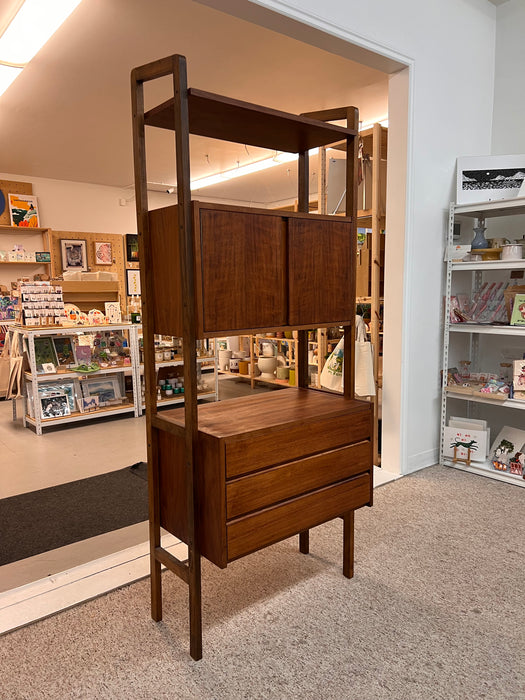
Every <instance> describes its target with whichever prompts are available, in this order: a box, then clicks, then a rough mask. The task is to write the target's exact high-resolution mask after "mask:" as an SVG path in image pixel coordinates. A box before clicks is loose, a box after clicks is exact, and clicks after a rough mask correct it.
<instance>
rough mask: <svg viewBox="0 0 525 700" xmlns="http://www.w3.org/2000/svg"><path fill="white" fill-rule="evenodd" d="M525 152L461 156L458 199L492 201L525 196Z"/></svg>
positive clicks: (458, 200)
mask: <svg viewBox="0 0 525 700" xmlns="http://www.w3.org/2000/svg"><path fill="white" fill-rule="evenodd" d="M524 180H525V155H509V156H465V157H463V158H458V159H457V181H456V203H457V204H471V203H474V202H491V201H493V200H497V199H513V198H514V197H518V196H524V195H525V192H520V190H521V188H522V185H523V181H524Z"/></svg>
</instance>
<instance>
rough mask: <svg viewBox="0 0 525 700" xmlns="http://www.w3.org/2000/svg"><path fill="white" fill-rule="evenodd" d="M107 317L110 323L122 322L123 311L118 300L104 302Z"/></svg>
mask: <svg viewBox="0 0 525 700" xmlns="http://www.w3.org/2000/svg"><path fill="white" fill-rule="evenodd" d="M104 308H105V311H106V318H107V319H108V321H109V322H110V323H122V313H121V311H120V303H119V302H118V301H106V303H105V304H104Z"/></svg>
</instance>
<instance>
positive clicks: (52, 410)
mask: <svg viewBox="0 0 525 700" xmlns="http://www.w3.org/2000/svg"><path fill="white" fill-rule="evenodd" d="M40 408H41V411H42V418H59V417H60V416H69V415H70V414H71V409H70V407H69V399H68V397H67V396H66V394H57V395H56V396H42V397H41V399H40Z"/></svg>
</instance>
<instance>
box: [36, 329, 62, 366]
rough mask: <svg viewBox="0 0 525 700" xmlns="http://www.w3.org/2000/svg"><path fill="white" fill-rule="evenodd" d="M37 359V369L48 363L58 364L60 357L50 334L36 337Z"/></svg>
mask: <svg viewBox="0 0 525 700" xmlns="http://www.w3.org/2000/svg"><path fill="white" fill-rule="evenodd" d="M35 361H36V366H37V369H38V367H39V366H40V367H43V365H46V364H50V363H52V364H54V365H55V367H56V365H58V358H57V354H56V350H55V346H54V345H53V338H52V336H50V335H42V336H37V337H36V338H35Z"/></svg>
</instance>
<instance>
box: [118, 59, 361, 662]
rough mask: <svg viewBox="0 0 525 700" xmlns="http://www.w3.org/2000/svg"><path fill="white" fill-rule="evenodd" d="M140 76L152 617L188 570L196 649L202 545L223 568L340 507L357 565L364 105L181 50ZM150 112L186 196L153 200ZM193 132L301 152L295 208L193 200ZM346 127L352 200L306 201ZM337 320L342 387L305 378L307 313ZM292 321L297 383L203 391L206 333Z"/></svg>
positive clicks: (136, 82) (136, 115)
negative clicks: (302, 97) (319, 102)
mask: <svg viewBox="0 0 525 700" xmlns="http://www.w3.org/2000/svg"><path fill="white" fill-rule="evenodd" d="M163 76H172V79H173V88H174V97H173V98H172V99H171V100H168V101H167V102H164V103H162V104H160V105H158V106H156V107H154V108H153V109H151V110H149V111H147V112H145V110H144V96H143V86H144V83H145V82H147V81H150V80H153V79H156V78H160V77H163ZM131 89H132V103H133V131H134V162H135V183H136V184H135V187H136V202H137V218H138V230H139V253H140V258H141V260H142V261H144V262H143V264H142V265H141V275H142V280H141V282H142V290H143V297H142V300H143V316H144V318H143V320H144V354H145V379H146V416H147V435H148V467H149V468H148V481H149V492H150V544H151V594H152V595H151V607H152V617H153V619H155V620H160V619H161V617H162V595H161V594H162V591H161V575H160V574H161V565H162V564H164V565H165V566H166V567H167V568H168V569H170V570H171V571H173V572H174V573H176V574H177V575H178V576H179V577H180V578H181V579H182V580H183V581H185V582H186V583H187V584H188V586H189V611H190V653H191V656H192V657H193V658H194V659H199V658H201V656H202V620H201V560H200V558H201V555H202V556H205V557H206V558H207V559H209V560H210V561H211V562H213V563H214V564H216V565H217V566H218V567H221V568H224V567H226V566H227V564H228V563H229V562H231V561H233V560H235V559H238V558H239V557H242V556H244V555H246V554H249V553H251V552H254V551H256V550H259V549H261V548H263V547H266V546H268V545H271V544H274V543H275V542H278V541H280V540H283V539H285V538H288V537H291V536H292V535H297V534H298V535H299V547H300V551H301V552H303V553H308V548H309V540H308V531H309V528H311V527H314V526H316V525H319V524H321V523H323V522H326V521H328V520H332V519H334V518H338V517H341V518H342V519H343V574H344V575H345V576H346V577H348V578H351V577H352V575H353V536H354V535H353V531H354V511H355V509H356V508H359V507H361V506H365V505H371V504H372V476H373V472H372V469H373V467H372V438H373V435H372V433H373V421H372V408H371V405H370V404H369V403H368V402H362V401H356V400H354V389H353V388H354V376H353V374H354V354H353V353H354V334H355V258H356V252H355V251H356V228H355V213H356V192H357V185H356V170H357V124H358V114H357V110H356V109H355V108H353V107H351V108H348V109H347V116H348V119H347V127H341V126H335V125H332V124H329V123H325V122H323V121H321V120H317V119H312V118H310V117H305V116H296V115H293V114H287V113H284V112H280V111H276V110H273V109H268V108H266V107H261V106H258V105H254V104H249V103H246V102H241V101H238V100H233V99H229V98H227V97H223V96H219V95H214V94H210V93H206V92H202V91H200V90H196V89H194V88H188V87H187V77H186V60H185V58H184V56H180V55H174V56H170V57H167V58H164V59H161V60H159V61H156V62H153V63H150V64H147V65H144V66H141V67H138V68H136V69H134V70H133V71H132V75H131ZM348 122H349V123H348ZM146 126H151V127H158V128H164V129H170V130H173V131H174V132H175V146H176V171H177V196H178V200H177V205H174V206H169V207H165V208H162V209H157V210H153V211H148V200H147V189H146V184H147V177H146V170H147V168H146V154H145V127H146ZM190 134H196V135H199V136H205V137H210V138H216V139H222V140H226V141H231V142H236V143H241V144H248V145H252V146H259V147H263V148H268V149H273V150H278V151H286V152H293V153H297V154H298V158H299V176H298V200H299V211H298V212H276V211H272V210H265V209H256V208H241V207H234V206H224V205H218V204H209V203H206V204H203V203H200V202H197V201H191V199H190V158H189V137H190ZM341 140H345V141H346V143H347V152H348V157H347V196H346V202H347V216H345V217H332V216H322V215H315V214H308V213H307V212H308V179H309V176H308V151H309V149H311V148H315V147H319V146H323V145H327V144H329V143H334V142H336V141H341ZM177 259H178V260H179V261H180V267H179V270H178V271H177V272H178V274H177V272H175V271H174V269H173V262H174V260H177ZM342 290H346V293H345V292H344V291H342ZM239 300H242V301H241V303H239ZM333 325H342V326H343V327H344V333H345V339H347V340H348V342H346V343H345V358H344V359H345V362H344V394H343V395H340V394H334V393H329V392H324V391H318V390H314V389H308V388H307V386H308V355H307V350H308V342H307V340H308V329H311V328H317V327H326V326H333ZM282 329H285V330H292V329H297V330H298V350H297V355H298V359H297V375H298V381H297V384H298V386H297V388H290V389H282V390H276V391H272V392H268V393H266V394H260V395H257V396H254V397H243V398H239V399H230V400H228V401H220V402H217V403H213V404H207V405H199V406H198V405H197V390H196V360H197V357H196V341H197V340H198V339H201V338H210V337H216V336H224V335H228V336H232V335H240V334H246V333H256V332H258V333H261V332H271V331H276V330H279V331H280V330H282ZM156 333H157V334H164V335H174V336H180V337H182V338H183V348H184V358H185V363H184V386H185V402H184V408H176V409H168V410H165V411H161V412H159V411H158V410H157V401H156V388H155V358H154V353H153V349H154V346H153V343H154V335H155V334H156ZM161 527H163V528H165V529H166V530H168V531H169V532H170V533H172V534H173V535H175V536H176V537H178V538H180V539H181V540H182V541H183V542H185V543H186V544H187V545H188V559H187V560H186V561H180V560H178V559H177V558H175V557H174V556H173V555H172V554H171V553H170V552H168V551H166V550H165V549H164V548H163V547H162V546H161V537H160V528H161Z"/></svg>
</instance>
